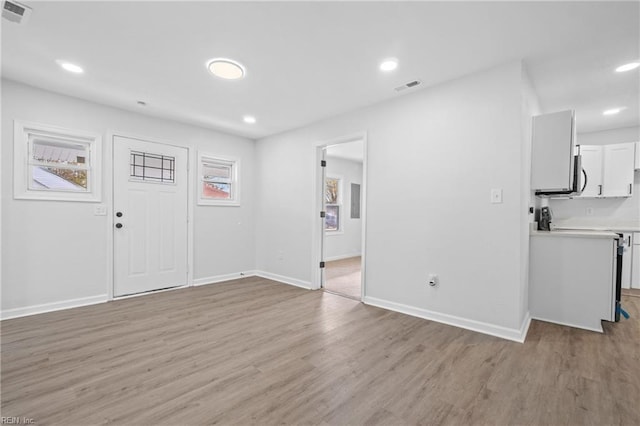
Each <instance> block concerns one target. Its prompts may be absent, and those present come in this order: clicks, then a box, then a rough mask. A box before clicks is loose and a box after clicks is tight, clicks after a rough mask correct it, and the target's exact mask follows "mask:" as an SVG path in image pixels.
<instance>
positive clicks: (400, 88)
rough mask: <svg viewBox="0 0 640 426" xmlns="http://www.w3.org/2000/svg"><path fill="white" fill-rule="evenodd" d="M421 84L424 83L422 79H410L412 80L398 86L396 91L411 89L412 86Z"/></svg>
mask: <svg viewBox="0 0 640 426" xmlns="http://www.w3.org/2000/svg"><path fill="white" fill-rule="evenodd" d="M421 84H422V82H421V81H420V80H413V81H410V82H408V83H406V84H403V85H402V86H398V87H396V88H395V91H396V92H402V91H403V90H405V89H411V88H412V87H416V86H419V85H421Z"/></svg>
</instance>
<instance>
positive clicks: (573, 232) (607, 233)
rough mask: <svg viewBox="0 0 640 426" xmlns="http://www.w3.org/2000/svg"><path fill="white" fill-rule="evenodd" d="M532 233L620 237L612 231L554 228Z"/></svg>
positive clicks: (537, 235) (551, 235)
mask: <svg viewBox="0 0 640 426" xmlns="http://www.w3.org/2000/svg"><path fill="white" fill-rule="evenodd" d="M530 234H531V236H532V237H573V238H618V234H616V233H615V232H610V231H587V230H553V231H531V232H530Z"/></svg>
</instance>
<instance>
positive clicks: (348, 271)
mask: <svg viewBox="0 0 640 426" xmlns="http://www.w3.org/2000/svg"><path fill="white" fill-rule="evenodd" d="M361 259H362V258H361V257H360V256H354V257H349V258H346V259H340V260H332V261H329V262H326V266H325V268H324V273H325V280H324V288H325V289H326V290H329V291H333V292H335V293H339V294H343V295H345V296H349V297H352V298H354V299H356V300H360V299H361V297H362V290H361V282H362V277H361V273H360V269H361Z"/></svg>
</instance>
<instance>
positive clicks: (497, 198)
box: [491, 188, 502, 204]
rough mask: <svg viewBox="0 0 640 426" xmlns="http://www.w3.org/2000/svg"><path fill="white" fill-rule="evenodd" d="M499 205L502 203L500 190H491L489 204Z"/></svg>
mask: <svg viewBox="0 0 640 426" xmlns="http://www.w3.org/2000/svg"><path fill="white" fill-rule="evenodd" d="M500 203H502V189H501V188H493V189H492V190H491V204H500Z"/></svg>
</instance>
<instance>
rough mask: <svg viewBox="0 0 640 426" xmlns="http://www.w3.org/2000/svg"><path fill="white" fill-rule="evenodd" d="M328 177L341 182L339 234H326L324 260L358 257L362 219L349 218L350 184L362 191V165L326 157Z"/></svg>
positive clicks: (360, 249)
mask: <svg viewBox="0 0 640 426" xmlns="http://www.w3.org/2000/svg"><path fill="white" fill-rule="evenodd" d="M326 173H327V176H328V177H339V178H340V179H341V180H342V208H341V221H342V229H341V232H326V233H325V235H326V238H325V251H324V260H337V259H344V258H347V257H353V256H359V255H360V254H361V253H362V247H361V246H362V218H359V219H352V218H351V184H352V183H357V184H359V185H360V191H362V163H357V162H355V161H349V160H344V159H341V158H335V157H330V156H328V157H327V168H326Z"/></svg>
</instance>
